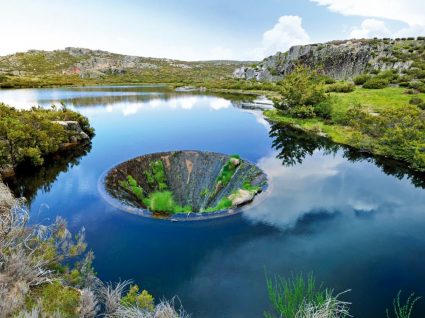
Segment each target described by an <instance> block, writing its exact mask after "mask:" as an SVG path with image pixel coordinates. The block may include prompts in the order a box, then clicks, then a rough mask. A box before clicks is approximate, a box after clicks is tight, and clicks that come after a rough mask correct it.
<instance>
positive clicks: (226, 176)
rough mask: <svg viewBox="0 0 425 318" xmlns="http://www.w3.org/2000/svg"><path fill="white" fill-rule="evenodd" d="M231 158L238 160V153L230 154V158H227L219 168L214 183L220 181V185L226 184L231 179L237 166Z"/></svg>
mask: <svg viewBox="0 0 425 318" xmlns="http://www.w3.org/2000/svg"><path fill="white" fill-rule="evenodd" d="M232 159H238V160H240V156H239V155H232V156H230V159H229V160H227V162H226V163H225V164H224V166H223V168H221V171H220V174H219V175H218V177H217V180H216V183H217V184H218V183H220V184H221V186H223V187H224V186H226V185H227V184H228V183H229V182H230V180H231V179H232V177H233V175H234V174H235V171H236V168H237V167H238V166H237V165H235V164H234V163H233V162H232Z"/></svg>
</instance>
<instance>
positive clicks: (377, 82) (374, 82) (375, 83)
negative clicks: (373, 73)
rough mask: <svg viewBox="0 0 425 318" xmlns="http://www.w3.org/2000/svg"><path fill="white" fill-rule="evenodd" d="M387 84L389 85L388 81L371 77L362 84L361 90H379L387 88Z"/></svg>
mask: <svg viewBox="0 0 425 318" xmlns="http://www.w3.org/2000/svg"><path fill="white" fill-rule="evenodd" d="M388 84H389V81H388V80H387V79H384V78H379V77H372V78H370V79H368V80H367V81H366V82H365V83H364V84H363V88H369V89H380V88H385V87H387V86H388Z"/></svg>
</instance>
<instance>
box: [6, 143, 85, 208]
mask: <svg viewBox="0 0 425 318" xmlns="http://www.w3.org/2000/svg"><path fill="white" fill-rule="evenodd" d="M90 150H91V144H86V145H81V146H77V147H73V148H70V149H67V150H63V151H60V152H58V153H56V154H54V155H50V156H48V157H46V158H45V159H44V165H43V166H41V167H34V166H31V165H29V164H23V165H21V166H19V167H18V168H17V169H16V171H15V175H14V176H13V177H9V178H6V179H5V180H4V181H5V182H6V184H7V185H8V186H9V187H10V189H11V190H12V192H13V194H14V195H15V197H18V198H19V197H25V199H26V200H27V201H28V203H29V204H31V202H32V201H33V200H34V198H35V197H36V195H37V192H38V191H39V190H40V189H42V190H43V191H45V192H49V191H50V189H51V187H52V185H53V183H54V182H55V181H56V180H57V177H58V175H59V174H60V173H61V172H67V171H68V170H69V169H71V168H72V167H74V166H78V164H79V163H80V160H81V158H82V157H84V156H85V155H87V154H88V153H89V152H90Z"/></svg>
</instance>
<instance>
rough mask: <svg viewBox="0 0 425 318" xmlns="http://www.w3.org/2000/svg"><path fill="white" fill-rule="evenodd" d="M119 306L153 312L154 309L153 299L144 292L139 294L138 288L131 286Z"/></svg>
mask: <svg viewBox="0 0 425 318" xmlns="http://www.w3.org/2000/svg"><path fill="white" fill-rule="evenodd" d="M121 304H122V305H123V306H125V307H133V306H136V307H138V308H140V309H145V310H147V311H153V310H154V308H155V304H154V298H153V297H152V295H151V294H149V293H148V292H147V291H146V290H143V291H142V292H141V293H139V286H137V285H132V286H131V287H130V290H129V291H128V293H127V294H126V295H125V296H124V297H122V298H121Z"/></svg>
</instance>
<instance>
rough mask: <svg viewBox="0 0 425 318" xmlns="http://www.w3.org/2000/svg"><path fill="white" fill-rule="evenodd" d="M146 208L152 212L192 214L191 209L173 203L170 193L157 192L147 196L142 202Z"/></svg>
mask: <svg viewBox="0 0 425 318" xmlns="http://www.w3.org/2000/svg"><path fill="white" fill-rule="evenodd" d="M143 203H144V204H145V205H146V207H147V208H148V209H149V210H150V211H152V212H162V213H171V214H174V213H189V212H192V207H191V206H189V205H187V206H181V205H178V204H177V203H176V202H175V201H174V197H173V193H172V192H171V191H157V192H153V193H150V194H149V197H147V198H145V199H144V200H143Z"/></svg>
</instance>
